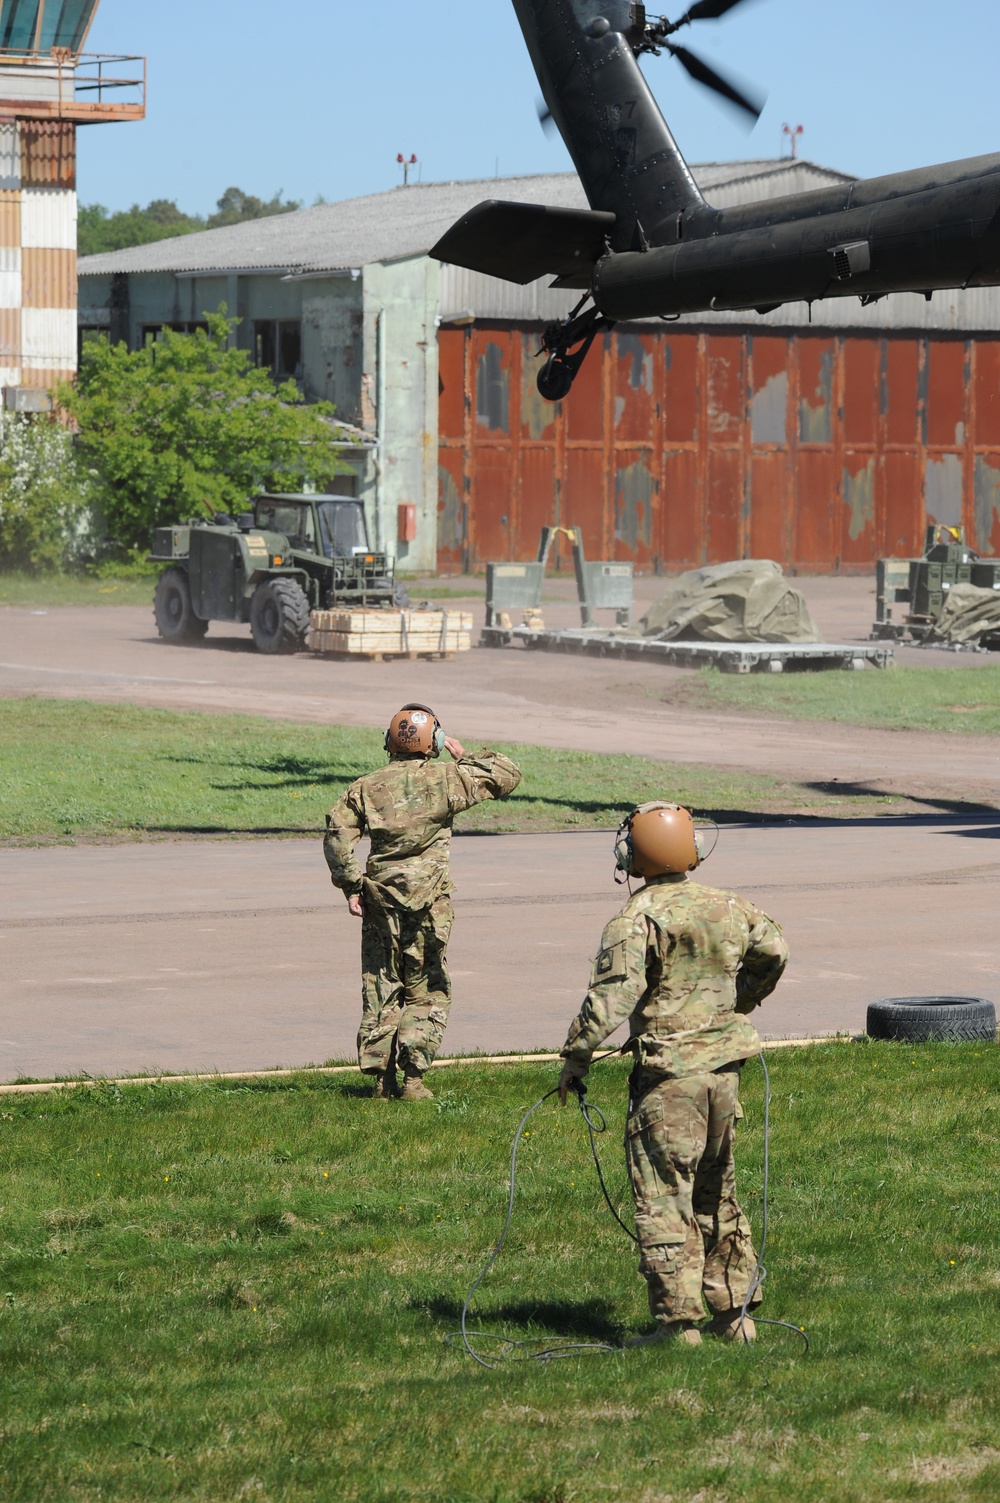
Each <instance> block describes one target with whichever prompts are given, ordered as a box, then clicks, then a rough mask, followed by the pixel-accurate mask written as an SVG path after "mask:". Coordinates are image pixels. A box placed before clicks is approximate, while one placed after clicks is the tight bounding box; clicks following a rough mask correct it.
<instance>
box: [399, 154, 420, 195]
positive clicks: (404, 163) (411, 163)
mask: <svg viewBox="0 0 1000 1503" xmlns="http://www.w3.org/2000/svg"><path fill="white" fill-rule="evenodd" d="M396 161H397V162H398V163H399V165H400V167H402V169H403V187H404V188H405V187H406V186H407V184H408V183H409V181H410V168H411V167H415V166H416V165H417V158H416V154H415V153H414V152H411V153H410V155H409V156H408V157H404V155H403V153H402V152H401V151H397V153H396Z"/></svg>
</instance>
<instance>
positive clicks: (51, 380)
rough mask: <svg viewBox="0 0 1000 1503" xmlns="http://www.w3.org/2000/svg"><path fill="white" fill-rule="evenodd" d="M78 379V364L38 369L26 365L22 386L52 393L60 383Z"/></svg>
mask: <svg viewBox="0 0 1000 1503" xmlns="http://www.w3.org/2000/svg"><path fill="white" fill-rule="evenodd" d="M75 378H76V363H75V361H74V363H73V365H72V366H70V365H64V366H45V367H44V368H41V369H40V368H36V367H33V366H29V365H26V366H24V367H23V369H22V370H21V377H20V382H19V383H18V384H19V385H21V386H30V387H32V388H33V389H34V390H36V391H51V390H52V388H53V386H57V385H58V384H59V382H60V381H73V380H75Z"/></svg>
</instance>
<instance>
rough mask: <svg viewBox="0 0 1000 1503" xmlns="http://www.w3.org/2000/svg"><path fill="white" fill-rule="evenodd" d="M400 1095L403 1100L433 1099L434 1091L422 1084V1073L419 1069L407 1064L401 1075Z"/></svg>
mask: <svg viewBox="0 0 1000 1503" xmlns="http://www.w3.org/2000/svg"><path fill="white" fill-rule="evenodd" d="M402 1096H403V1100H404V1101H433V1100H434V1092H433V1091H429V1090H428V1089H427V1087H426V1086H425V1085H424V1077H423V1075H422V1074H421V1072H420V1071H419V1070H415V1069H414V1068H413V1066H412V1065H407V1067H406V1070H405V1072H404V1075H403V1092H402Z"/></svg>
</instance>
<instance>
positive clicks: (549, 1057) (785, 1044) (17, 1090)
mask: <svg viewBox="0 0 1000 1503" xmlns="http://www.w3.org/2000/svg"><path fill="white" fill-rule="evenodd" d="M850 1042H851V1036H850V1035H849V1034H845V1033H836V1034H833V1033H831V1034H819V1035H817V1036H816V1037H814V1038H808V1039H764V1040H763V1047H764V1048H765V1049H808V1048H809V1047H810V1046H811V1045H813V1044H847V1043H850ZM561 1058H562V1056H561V1055H559V1054H462V1055H455V1056H453V1057H452V1058H450V1059H449V1058H446V1059H436V1060H435V1061H434V1063H433V1064H432V1065H431V1069H432V1070H444V1069H450V1068H452V1067H461V1066H466V1065H545V1064H557V1063H558V1062H559V1060H560V1059H561ZM357 1073H358V1067H357V1065H308V1066H305V1067H304V1068H302V1069H301V1070H226V1071H223V1070H215V1071H212V1072H210V1073H209V1074H207V1075H122V1076H118V1077H117V1078H113V1077H109V1076H106V1075H94V1076H87V1077H86V1078H83V1079H80V1080H40V1081H31V1082H26V1083H25V1084H24V1085H16V1084H15V1085H0V1096H36V1095H43V1094H45V1093H46V1092H48V1091H76V1090H80V1089H82V1088H85V1087H88V1086H99V1085H104V1086H108V1085H111V1086H140V1085H142V1086H152V1085H198V1084H203V1083H206V1082H208V1083H211V1082H212V1081H218V1080H290V1079H292V1078H293V1077H297V1076H301V1075H304V1076H325V1075H357Z"/></svg>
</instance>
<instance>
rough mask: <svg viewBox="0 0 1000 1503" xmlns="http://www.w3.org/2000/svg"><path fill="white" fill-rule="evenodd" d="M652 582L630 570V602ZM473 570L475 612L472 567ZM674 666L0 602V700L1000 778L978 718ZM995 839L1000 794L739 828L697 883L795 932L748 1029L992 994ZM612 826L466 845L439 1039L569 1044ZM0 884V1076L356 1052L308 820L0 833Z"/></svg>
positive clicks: (955, 660) (342, 918) (984, 785)
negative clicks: (346, 642)
mask: <svg viewBox="0 0 1000 1503" xmlns="http://www.w3.org/2000/svg"><path fill="white" fill-rule="evenodd" d="M797 583H798V584H799V585H800V586H801V587H802V588H803V590H804V593H805V594H806V596H807V599H808V600H809V604H810V606H811V608H812V610H813V612H814V614H815V616H816V619H817V622H818V624H819V625H820V627H821V629H822V630H823V632H824V635H825V636H826V637H827V639H828V640H841V641H847V642H850V641H858V640H863V639H864V638H865V637H866V636H867V633H868V630H869V628H870V622H871V618H872V615H873V607H874V596H873V592H872V586H871V582H870V581H868V580H860V579H859V580H843V579H836V580H835V579H825V578H824V579H815V580H799V581H797ZM448 584H449V586H450V587H451V588H453V589H461V588H465V586H463V585H461V584H460V582H458V581H449V582H448ZM661 586H662V581H658V580H655V579H645V580H639V581H637V601H638V604H639V609H640V611H641V609H643V608H644V606H643V602H645V601H648V600H651V599H653V598H655V596H656V595H657V594H658V593H659V591H660V588H661ZM468 588H469V589H470V590H474V591H475V592H476V593H475V594H474V595H473V596H470V606H471V608H472V609H474V611H475V612H476V616H477V624H478V622H479V621H481V620H482V613H483V603H482V589H481V583H479V582H475V583H470V584H469V585H468ZM547 595H549V596H551V597H552V598H551V599H547V600H546V603H545V614H546V620H547V622H548V623H549V624H555V625H558V624H566V625H570V624H574V623H575V622H576V621H577V619H578V617H577V611H576V607H575V605H574V604H573V587H572V583H571V581H567V580H557V581H552V582H551V583H550V585H549V586H548V587H547ZM413 596H414V599H415V600H418V599H419V598H420V596H419V587H414V589H413ZM443 603H445V604H446V605H447V606H448V607H449V608H450V607H452V606H455V607H456V608H457V607H458V606H459V605H463V604H464V601H461V600H458V599H455V600H447V601H446V602H443ZM897 660H898V662H899V664H900V667H901V668H902V669H903V670H904V671H905V669H906V668H907V667H908V666H912V665H913V664H919V665H923V666H930V665H931V664H937V665H938V666H940V667H942V669H945V670H947V669H948V668H951V667H952V666H959V665H961V666H972V665H976V664H978V663H982V662H985V661H990V660H991V659H990V658H989V657H977V656H972V655H966V654H962V655H955V654H950V653H941V652H934V653H925V652H923V651H919V650H916V649H913V648H909V649H907V648H904V649H901V650H899V652H898V659H897ZM689 683H690V674H689V673H688V672H686V671H685V670H682V669H671V668H665V667H661V666H657V665H653V664H646V663H628V664H615V663H609V662H602V661H601V660H599V659H581V658H566V657H562V656H556V655H552V656H550V655H547V654H544V653H538V652H527V651H524V650H523V649H511V650H509V651H489V650H474V651H472V652H469V653H466V654H463V655H461V656H460V657H458V658H456V659H455V660H454V661H452V662H447V663H434V662H431V663H420V662H417V663H381V664H361V663H358V664H351V663H346V664H345V663H334V662H330V661H325V660H323V659H321V658H313V657H310V656H308V655H302V656H298V657H295V658H293V659H274V658H265V657H262V656H260V655H259V654H257V653H255V652H254V651H253V649H252V647H251V644H250V640H249V633H248V630H247V629H246V628H237V627H231V628H226V627H221V626H217V625H213V627H212V629H211V631H210V632H209V635H208V637H207V639H206V641H205V642H204V644H202V645H200V646H198V647H197V648H186V649H185V648H174V647H168V646H165V645H164V644H163V643H161V642H160V641H159V640H158V639H157V637H156V635H155V630H154V628H153V624H152V617H151V613H150V612H148V611H145V610H135V609H132V608H128V607H109V608H89V609H61V610H51V611H48V612H34V611H27V610H18V609H11V608H6V609H0V695H29V694H38V695H43V696H53V697H58V698H85V699H94V700H101V701H112V702H130V703H137V704H145V705H156V706H162V707H166V708H172V709H193V710H206V711H208V710H211V711H239V712H250V713H257V714H264V715H270V716H273V717H278V718H288V719H291V720H299V721H306V722H314V723H320V724H330V725H336V724H347V725H369V726H372V725H377V726H380V725H383V724H384V723H385V722H386V721H387V719H388V717H389V715H390V714H391V713H392V711H393V710H394V709H395V708H396V707H397V706H398V704H399V703H400V702H401V701H403V700H404V699H418V700H423V701H425V702H429V703H433V704H434V706H435V708H436V709H437V711H438V713H439V714H440V715H441V717H442V720H443V721H444V723H445V724H446V726H447V727H448V729H449V730H450V731H452V732H453V733H454V734H457V735H458V736H459V737H460V738H462V739H464V740H466V741H467V742H470V743H472V744H476V743H478V742H487V743H488V742H490V741H497V740H521V741H529V742H536V743H539V744H541V745H546V746H562V747H571V748H579V749H582V750H592V751H601V752H609V753H615V752H620V753H636V754H641V755H645V756H648V757H651V758H654V759H659V760H663V761H670V760H675V761H683V762H688V763H703V764H714V765H718V766H727V767H743V768H746V769H747V770H753V771H761V772H773V773H776V774H779V775H782V776H790V777H793V778H797V779H801V780H803V781H815V782H824V783H829V782H832V781H834V780H837V779H839V780H841V781H842V782H845V783H854V784H858V785H860V786H861V787H866V788H871V789H873V790H878V791H884V792H893V793H902V794H905V795H906V796H908V797H910V798H913V799H919V800H922V801H924V802H925V803H926V805H927V807H928V809H930V810H933V809H935V808H937V809H940V808H941V807H942V806H944V807H947V805H946V804H945V801H947V800H953V799H959V800H963V799H964V800H970V801H973V802H981V803H987V804H988V803H992V802H994V801H995V800H996V799H997V796H998V793H1000V763H998V759H997V752H996V745H995V742H994V741H993V740H992V739H990V738H985V737H967V736H946V735H920V734H917V733H909V732H895V731H876V730H864V729H860V728H858V727H853V726H838V725H835V724H819V723H811V722H805V721H798V722H784V723H778V722H773V721H768V720H766V719H764V718H752V717H743V716H740V717H734V716H731V715H726V714H721V713H718V714H716V713H705V712H703V711H700V710H699V711H694V710H691V709H690V708H689V707H688V706H686V705H685V686H686V685H688V684H689ZM668 791H669V790H665V792H668ZM997 840H1000V815H979V814H975V813H973V814H970V815H969V816H968V817H966V818H964V819H956V818H955V817H954V816H953V815H948V816H937V817H935V816H933V815H932V814H928V815H926V816H923V817H909V818H903V819H892V820H854V821H849V822H842V823H831V824H828V825H826V824H819V825H814V826H811V827H809V828H804V827H795V826H789V827H783V826H777V827H767V828H762V827H759V826H755V827H733V828H727V829H726V831H725V832H724V835H723V838H722V841H721V844H720V847H719V850H718V852H717V853H716V854H715V856H714V857H713V859H712V864H711V866H710V867H706V869H705V873H704V877H705V880H706V881H708V882H710V883H713V884H718V885H720V886H732V887H735V888H738V889H740V890H742V891H745V892H747V893H748V895H749V896H751V897H753V898H755V899H756V900H757V901H758V902H760V903H761V904H762V906H764V907H766V908H768V909H769V910H770V911H772V912H773V913H774V915H775V917H777V918H778V919H779V920H780V921H781V922H782V923H783V924H784V925H785V927H786V930H787V932H788V935H789V939H790V942H791V945H792V950H793V956H794V959H793V964H792V967H791V969H790V971H789V973H788V976H787V978H786V979H785V980H784V981H783V982H782V984H781V987H780V990H779V992H778V994H777V995H776V996H775V997H774V998H773V999H772V1001H771V1002H770V1003H769V1004H768V1005H767V1009H766V1012H765V1013H764V1014H763V1015H762V1018H761V1026H762V1029H763V1030H764V1031H765V1032H766V1033H767V1034H768V1035H770V1036H774V1037H781V1036H794V1035H802V1034H807V1033H830V1032H836V1031H838V1030H845V1031H857V1030H860V1029H862V1028H863V1026H864V1015H865V1007H866V1004H867V1002H869V1001H871V1000H874V999H876V998H878V997H880V996H898V995H906V994H911V993H914V994H916V993H927V992H945V993H951V994H962V993H966V994H972V995H983V996H987V997H992V998H994V999H996V1000H1000V985H998V983H997V976H998V973H1000V955H998V951H997V947H996V942H995V925H996V906H997V896H998V884H1000V852H998V848H997V846H996V844H995V842H996V841H997ZM609 847H610V841H609V837H608V836H607V835H606V834H587V835H583V834H577V835H533V836H501V837H465V838H462V839H459V840H457V841H456V844H455V871H456V877H457V879H458V883H459V895H458V900H457V905H456V908H457V915H458V917H457V922H456V928H455V934H454V938H453V942H452V950H451V960H452V967H453V974H454V979H455V991H456V1004H455V1011H454V1013H453V1022H452V1025H451V1027H450V1029H449V1033H448V1038H447V1048H448V1050H449V1051H455V1052H458V1051H464V1050H479V1049H482V1050H491V1051H492V1050H517V1049H522V1048H534V1047H546V1048H551V1047H553V1046H558V1045H559V1043H560V1042H561V1040H562V1038H563V1036H564V1033H565V1028H566V1024H567V1022H568V1019H569V1018H570V1017H571V1016H572V1014H573V1013H574V1012H575V1010H576V1008H577V1006H578V1005H579V1002H580V1000H581V997H582V993H583V989H584V987H585V985H586V978H587V968H588V963H589V957H590V956H591V955H592V954H593V952H594V950H595V949H596V947H597V942H598V938H599V934H600V930H601V927H602V925H603V923H604V922H605V920H606V919H607V918H608V917H609V916H610V914H611V913H612V912H613V911H614V910H615V908H616V907H617V906H618V905H619V904H620V902H621V900H622V896H623V890H622V889H620V888H616V887H615V886H614V885H613V883H612V881H611V857H610V849H609ZM0 904H2V907H0V930H2V931H3V939H4V951H5V957H6V962H7V963H6V965H5V978H4V979H5V986H4V1002H5V1007H4V1014H3V1021H2V1022H0V1033H2V1035H3V1036H2V1037H0V1078H3V1079H11V1078H13V1077H14V1076H15V1075H16V1074H17V1073H18V1072H24V1073H26V1074H31V1075H39V1076H49V1075H53V1074H58V1073H64V1074H70V1073H76V1072H79V1071H88V1072H91V1073H99V1074H105V1073H109V1074H113V1073H116V1072H126V1071H142V1070H146V1069H155V1068H164V1069H173V1070H189V1069H190V1070H202V1069H213V1068H219V1069H244V1068H245V1069H251V1068H262V1067H267V1066H270V1065H275V1064H286V1065H297V1064H305V1063H307V1062H320V1061H322V1060H324V1059H327V1058H329V1057H331V1056H339V1057H345V1056H349V1055H350V1054H351V1052H352V1047H353V1038H354V1032H355V1029H356V1026H357V1014H358V954H357V950H358V933H357V928H356V926H355V923H354V922H353V921H352V920H350V919H349V917H348V915H347V914H346V911H345V907H344V904H343V902H342V901H341V900H340V899H339V898H338V897H337V895H336V894H334V893H333V891H332V889H331V888H330V886H329V883H328V880H327V876H326V870H325V867H324V865H323V862H322V857H321V853H320V851H319V847H318V844H317V843H316V842H315V841H298V840H295V841H287V842H258V843H253V842H241V841H225V842H218V843H204V842H203V843H188V842H174V843H164V844H149V845H122V846H103V847H86V846H81V847H78V848H75V849H68V848H65V847H60V848H53V849H46V850H0Z"/></svg>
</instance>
